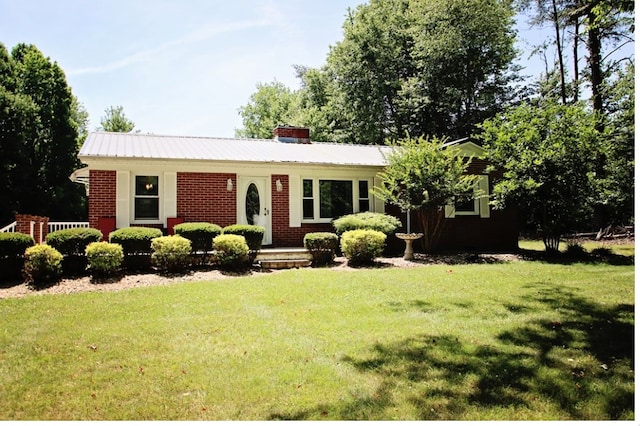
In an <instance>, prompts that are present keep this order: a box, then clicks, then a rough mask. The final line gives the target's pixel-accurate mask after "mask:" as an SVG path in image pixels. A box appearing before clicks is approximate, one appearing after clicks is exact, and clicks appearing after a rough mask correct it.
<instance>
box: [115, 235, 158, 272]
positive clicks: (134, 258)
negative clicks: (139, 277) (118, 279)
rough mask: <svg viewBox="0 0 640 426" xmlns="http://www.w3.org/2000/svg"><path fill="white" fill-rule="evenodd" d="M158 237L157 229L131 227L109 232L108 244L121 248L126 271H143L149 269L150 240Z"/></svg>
mask: <svg viewBox="0 0 640 426" xmlns="http://www.w3.org/2000/svg"><path fill="white" fill-rule="evenodd" d="M158 237H162V231H160V230H159V229H155V228H145V227H141V226H132V227H129V228H121V229H117V230H115V231H113V232H111V233H110V234H109V242H110V243H115V244H120V245H121V246H122V251H123V253H124V266H125V267H126V268H127V269H129V270H141V269H142V270H144V269H149V268H150V267H151V240H153V239H154V238H158Z"/></svg>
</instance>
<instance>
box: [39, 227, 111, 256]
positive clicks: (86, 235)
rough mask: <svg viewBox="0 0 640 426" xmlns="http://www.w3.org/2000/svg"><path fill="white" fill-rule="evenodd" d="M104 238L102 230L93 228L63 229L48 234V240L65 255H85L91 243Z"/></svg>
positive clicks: (49, 243)
mask: <svg viewBox="0 0 640 426" xmlns="http://www.w3.org/2000/svg"><path fill="white" fill-rule="evenodd" d="M101 240H102V232H100V231H99V230H97V229H93V228H70V229H61V230H60V231H55V232H52V233H50V234H47V238H46V242H47V244H48V245H50V246H51V247H53V248H55V249H56V250H58V251H59V252H60V253H62V255H63V256H69V255H83V254H84V250H85V249H86V248H87V246H88V245H89V244H91V243H95V242H98V241H101Z"/></svg>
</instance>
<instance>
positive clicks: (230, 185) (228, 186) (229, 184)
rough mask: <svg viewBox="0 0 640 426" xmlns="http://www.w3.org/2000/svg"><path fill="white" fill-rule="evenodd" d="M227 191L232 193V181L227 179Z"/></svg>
mask: <svg viewBox="0 0 640 426" xmlns="http://www.w3.org/2000/svg"><path fill="white" fill-rule="evenodd" d="M227 191H233V181H232V180H231V178H229V179H227Z"/></svg>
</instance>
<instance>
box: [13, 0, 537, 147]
mask: <svg viewBox="0 0 640 426" xmlns="http://www.w3.org/2000/svg"><path fill="white" fill-rule="evenodd" d="M361 3H363V0H340V1H338V0H322V1H319V0H235V1H222V0H184V1H177V0H173V1H169V0H124V1H123V0H108V1H107V0H56V1H47V0H20V1H16V0H0V42H1V43H3V44H4V45H5V47H6V48H7V49H9V50H10V49H11V48H13V47H14V46H15V45H16V44H18V43H21V42H24V43H29V44H34V45H36V46H37V47H38V48H39V49H40V50H41V51H42V52H43V53H44V55H45V56H48V57H50V58H51V59H52V60H53V61H56V62H58V64H59V65H60V66H61V67H62V69H63V70H64V71H65V73H66V76H67V81H68V83H69V85H70V86H71V88H72V90H73V93H74V94H75V95H76V96H77V97H78V99H79V100H80V102H82V103H83V104H84V106H85V107H86V109H87V111H88V112H89V116H90V120H91V123H90V126H89V129H90V130H95V128H96V127H97V126H98V125H99V124H100V123H99V122H100V117H102V116H103V115H104V111H105V109H106V108H108V107H109V106H116V105H122V106H123V107H124V111H125V114H126V115H127V117H129V118H130V119H132V120H133V121H134V122H135V123H136V128H137V129H139V130H141V131H142V132H150V133H156V134H172V135H187V136H219V137H232V136H233V135H234V131H235V129H236V128H238V127H241V125H242V122H241V119H240V117H239V115H238V108H240V106H242V105H244V104H246V103H247V102H248V100H249V97H250V95H251V94H252V93H253V92H255V90H256V84H257V83H259V82H265V83H266V82H272V81H274V80H277V81H280V82H282V83H284V84H286V85H287V86H289V87H291V88H297V87H298V81H297V79H296V78H295V73H294V70H293V68H292V65H293V64H300V65H306V66H312V67H318V66H321V65H322V64H324V62H325V59H326V55H327V53H328V51H329V47H330V46H331V45H333V44H335V43H336V42H338V41H339V40H341V38H342V23H343V22H344V20H345V17H346V14H347V9H348V8H355V7H356V6H357V5H358V4H361ZM519 28H520V37H521V41H520V47H521V49H527V50H528V47H526V46H527V45H528V44H531V43H535V42H536V41H537V40H539V39H540V38H541V37H542V35H543V32H542V31H541V30H538V29H534V30H530V29H528V27H527V26H526V25H524V24H523V25H519ZM525 59H526V58H525ZM523 63H524V64H525V65H527V66H528V70H527V71H528V74H533V75H535V74H538V73H539V72H540V71H541V70H542V68H541V65H540V61H539V60H536V59H535V58H534V59H533V60H530V61H525V60H523Z"/></svg>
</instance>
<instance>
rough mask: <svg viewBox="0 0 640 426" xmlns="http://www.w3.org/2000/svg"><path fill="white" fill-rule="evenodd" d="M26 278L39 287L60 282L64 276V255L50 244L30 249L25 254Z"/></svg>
mask: <svg viewBox="0 0 640 426" xmlns="http://www.w3.org/2000/svg"><path fill="white" fill-rule="evenodd" d="M23 271H24V276H25V279H26V280H27V282H28V283H30V284H31V285H33V286H36V287H39V286H43V285H45V284H49V283H52V282H56V281H58V279H59V278H60V276H61V275H62V254H61V253H60V252H59V251H58V250H56V249H54V248H53V247H51V246H50V245H48V244H38V245H36V246H33V247H29V248H28V249H27V250H26V251H25V252H24V269H23Z"/></svg>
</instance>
